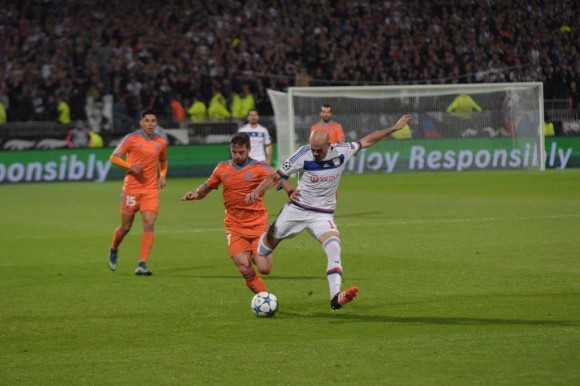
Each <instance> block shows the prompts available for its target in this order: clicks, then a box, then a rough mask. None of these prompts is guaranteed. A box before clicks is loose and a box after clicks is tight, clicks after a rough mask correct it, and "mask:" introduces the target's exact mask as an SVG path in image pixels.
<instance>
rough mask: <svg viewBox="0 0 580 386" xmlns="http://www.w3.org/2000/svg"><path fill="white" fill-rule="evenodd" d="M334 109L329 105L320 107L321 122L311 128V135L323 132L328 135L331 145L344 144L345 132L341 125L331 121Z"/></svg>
mask: <svg viewBox="0 0 580 386" xmlns="http://www.w3.org/2000/svg"><path fill="white" fill-rule="evenodd" d="M331 118H332V107H331V106H330V105H329V104H324V105H322V106H321V107H320V119H321V121H320V122H318V123H317V124H315V125H313V126H312V127H311V128H310V133H312V132H313V131H315V130H323V131H325V132H326V133H327V134H328V137H329V138H328V141H329V142H330V144H331V145H336V144H340V143H344V131H342V126H341V124H340V123H338V122H335V121H331V120H330V119H331Z"/></svg>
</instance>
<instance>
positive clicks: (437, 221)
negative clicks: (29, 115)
mask: <svg viewBox="0 0 580 386" xmlns="http://www.w3.org/2000/svg"><path fill="white" fill-rule="evenodd" d="M560 218H580V214H563V215H553V216H518V217H480V218H463V219H461V218H458V219H418V220H382V221H380V222H381V224H384V225H428V224H456V223H469V222H492V221H509V220H512V221H513V220H516V221H528V220H550V219H560ZM339 220H340V216H339ZM373 220H380V219H379V218H376V219H373ZM369 222H370V221H366V222H346V221H344V220H342V221H339V223H338V225H339V227H340V228H349V227H355V226H356V227H359V226H361V225H367V224H368V223H369ZM375 222H376V221H375ZM213 232H225V228H192V229H176V230H167V229H161V230H156V231H155V233H157V234H168V235H171V234H182V233H213ZM134 233H140V230H139V229H137V230H136V232H135V230H134V231H132V232H131V234H134ZM107 235H109V233H107V234H98V235H97V234H95V233H91V234H87V235H58V236H57V235H47V234H43V235H28V236H19V237H14V236H0V240H43V239H51V238H56V237H58V238H81V237H95V236H99V237H101V236H103V237H105V236H107Z"/></svg>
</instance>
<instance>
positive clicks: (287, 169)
mask: <svg viewBox="0 0 580 386" xmlns="http://www.w3.org/2000/svg"><path fill="white" fill-rule="evenodd" d="M410 119H411V116H410V115H404V116H403V117H401V119H399V120H398V121H397V123H396V124H395V125H394V126H392V127H389V128H386V129H382V130H379V131H375V132H373V133H371V134H369V135H367V136H365V137H363V138H361V139H360V140H358V141H356V142H351V143H347V144H340V145H330V144H329V137H328V134H327V133H326V132H324V131H323V130H315V131H313V132H312V133H311V135H310V145H307V146H302V147H301V148H299V149H298V150H296V151H295V152H294V154H292V155H291V156H290V157H289V158H288V159H287V160H286V162H284V164H283V165H282V167H281V168H280V169H278V171H277V172H276V173H274V174H272V175H270V176H269V177H268V178H266V179H265V180H264V181H263V182H262V183H261V184H260V185H259V186H258V187H256V189H255V190H254V191H253V192H252V193H250V194H248V195H247V196H246V201H248V202H253V201H254V200H256V199H257V198H258V197H260V195H261V194H262V193H263V192H265V191H266V190H268V189H269V188H271V187H272V186H274V185H277V184H279V182H280V181H281V180H282V179H287V178H288V177H289V176H290V175H291V174H293V173H299V176H300V177H299V181H298V186H297V188H296V191H294V192H293V193H292V194H291V195H290V202H289V203H287V204H285V205H284V207H283V208H282V211H281V212H280V214H279V215H278V217H277V218H276V221H274V223H273V224H272V225H271V226H270V229H269V230H268V232H267V233H264V234H263V235H262V237H261V238H260V244H259V247H258V255H257V256H256V257H255V263H256V266H258V269H259V270H260V272H262V273H269V272H270V271H271V270H272V255H271V253H272V251H273V250H274V249H275V248H276V246H277V245H278V244H279V243H280V241H282V240H284V239H288V238H292V237H294V236H296V235H297V234H298V233H300V232H302V231H303V230H305V229H307V230H308V232H309V233H310V234H311V235H312V236H313V237H314V238H316V239H317V240H318V241H319V242H320V244H321V245H322V248H323V249H324V252H325V253H326V256H327V261H328V264H327V267H326V277H327V279H328V285H329V288H330V307H331V308H332V309H333V310H338V309H340V308H342V306H344V305H345V304H346V303H348V302H350V301H352V300H354V299H355V298H356V297H357V295H358V287H350V288H348V289H346V290H344V291H341V290H340V287H341V285H342V263H341V258H340V252H341V248H340V233H339V231H338V227H337V226H336V224H335V222H334V210H335V208H336V190H337V188H338V182H339V181H340V176H341V175H342V172H343V170H344V168H345V166H346V163H347V162H348V160H349V159H351V158H352V157H353V156H354V155H356V154H357V152H358V151H359V150H360V149H362V148H365V147H369V146H371V145H373V144H375V143H376V142H378V141H379V140H381V139H383V138H385V137H386V136H388V135H390V134H392V133H394V132H395V131H397V130H400V129H402V128H403V127H404V126H405V125H406V124H407V122H408V121H409V120H410Z"/></svg>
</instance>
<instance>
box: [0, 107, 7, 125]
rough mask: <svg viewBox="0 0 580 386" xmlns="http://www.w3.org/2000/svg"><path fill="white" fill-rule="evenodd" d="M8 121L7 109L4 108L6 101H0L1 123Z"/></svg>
mask: <svg viewBox="0 0 580 386" xmlns="http://www.w3.org/2000/svg"><path fill="white" fill-rule="evenodd" d="M6 122H8V119H7V118H6V109H5V108H4V103H2V102H0V125H3V124H5V123H6Z"/></svg>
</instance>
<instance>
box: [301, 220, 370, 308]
mask: <svg viewBox="0 0 580 386" xmlns="http://www.w3.org/2000/svg"><path fill="white" fill-rule="evenodd" d="M313 216H314V217H315V218H316V219H315V220H313V221H312V223H311V224H310V225H309V231H310V233H311V234H312V235H313V236H314V237H315V238H317V239H318V240H319V241H320V244H321V245H322V249H324V253H325V254H326V260H327V264H326V279H327V280H328V288H329V291H330V307H331V308H332V309H333V310H338V309H340V308H342V306H343V305H345V304H346V303H349V302H351V301H353V300H354V299H355V298H356V297H357V295H358V287H351V288H349V289H347V290H345V291H341V290H340V288H341V286H342V260H341V242H340V233H339V232H338V228H337V226H336V224H335V223H334V219H333V218H332V216H331V215H313Z"/></svg>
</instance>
